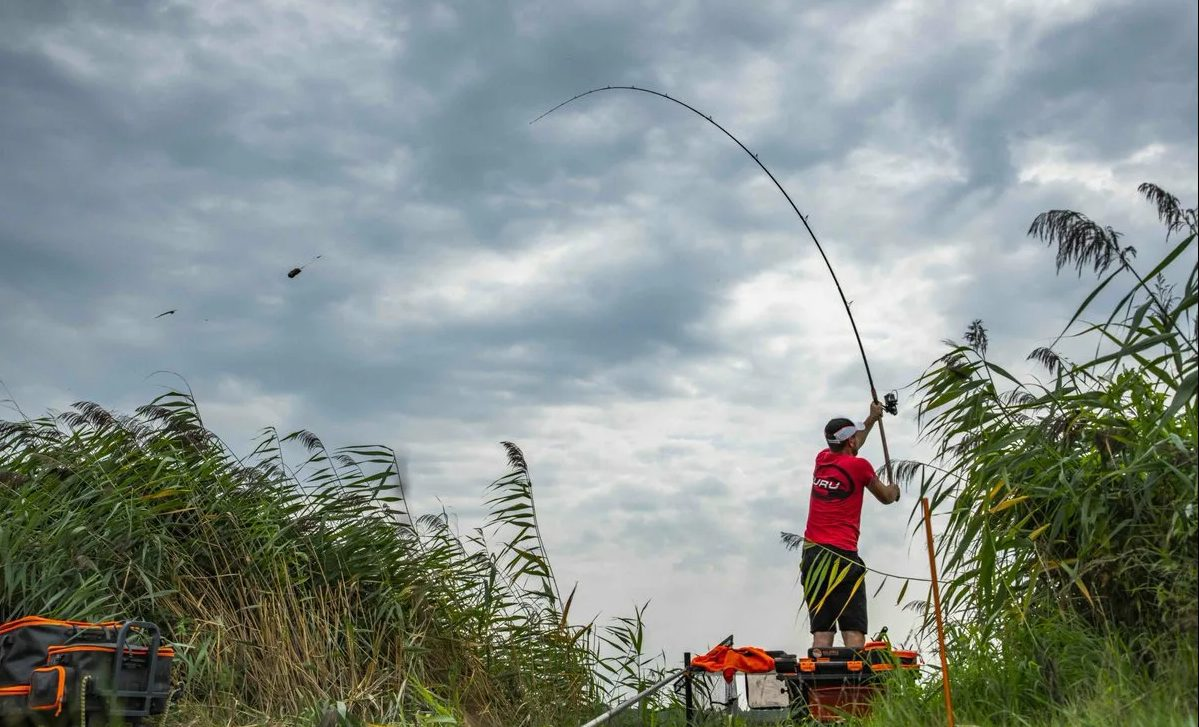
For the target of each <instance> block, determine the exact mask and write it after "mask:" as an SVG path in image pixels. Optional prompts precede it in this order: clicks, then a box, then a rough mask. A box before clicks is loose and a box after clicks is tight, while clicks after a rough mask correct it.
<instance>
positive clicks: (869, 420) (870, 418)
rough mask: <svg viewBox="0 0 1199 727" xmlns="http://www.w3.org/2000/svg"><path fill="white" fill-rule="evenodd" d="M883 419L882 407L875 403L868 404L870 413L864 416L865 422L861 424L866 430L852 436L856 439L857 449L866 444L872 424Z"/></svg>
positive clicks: (872, 427)
mask: <svg viewBox="0 0 1199 727" xmlns="http://www.w3.org/2000/svg"><path fill="white" fill-rule="evenodd" d="M882 418H883V405H882V404H880V403H878V402H877V401H875V402H871V403H870V413H869V414H867V415H866V421H865V422H863V424H865V425H866V428H865V429H863V430H862V431H860V432H858V433H857V434H855V435H854V436H855V437H857V438H858V449H861V448H862V445H863V444H865V443H866V437H868V436H870V430H871V429H874V423H875V422H877V421H878V420H880V419H882Z"/></svg>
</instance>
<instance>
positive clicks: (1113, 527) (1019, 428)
mask: <svg viewBox="0 0 1199 727" xmlns="http://www.w3.org/2000/svg"><path fill="white" fill-rule="evenodd" d="M1141 191H1142V192H1143V193H1144V194H1145V195H1146V197H1148V198H1149V199H1150V201H1151V202H1153V203H1154V204H1155V205H1156V206H1157V208H1158V211H1159V215H1160V217H1161V220H1162V222H1163V224H1164V226H1165V228H1166V238H1167V246H1166V250H1165V252H1164V253H1163V254H1161V256H1160V257H1159V258H1158V259H1157V261H1156V262H1155V263H1153V264H1152V265H1150V266H1148V271H1147V272H1144V273H1141V272H1140V271H1138V269H1137V267H1135V266H1134V260H1135V257H1134V250H1133V249H1132V248H1131V247H1122V246H1121V244H1120V235H1119V234H1118V233H1116V232H1115V231H1114V230H1112V229H1111V228H1110V227H1104V226H1101V225H1099V224H1098V223H1095V222H1093V221H1092V220H1090V219H1089V218H1088V217H1086V216H1084V215H1081V214H1079V213H1077V212H1070V211H1064V210H1055V211H1051V212H1047V213H1045V214H1043V215H1041V216H1040V217H1038V218H1037V220H1036V221H1035V222H1034V223H1033V225H1032V227H1031V229H1030V234H1032V235H1034V236H1036V237H1039V238H1040V239H1042V240H1044V241H1045V242H1046V243H1047V244H1049V245H1050V246H1054V247H1056V249H1057V266H1058V269H1059V270H1061V269H1062V268H1065V267H1074V268H1076V269H1077V270H1078V271H1079V274H1082V272H1083V271H1084V270H1085V269H1087V268H1090V269H1091V270H1093V271H1094V272H1095V273H1096V275H1097V276H1099V277H1098V283H1097V285H1096V287H1095V289H1094V291H1093V292H1092V293H1091V294H1090V295H1089V296H1088V297H1087V298H1086V299H1085V300H1084V301H1083V302H1082V303H1081V305H1080V306H1079V307H1078V309H1077V310H1076V312H1075V313H1074V315H1073V316H1072V317H1071V318H1070V320H1069V322H1068V324H1067V326H1066V328H1065V330H1064V331H1063V333H1062V335H1061V336H1059V338H1058V343H1057V344H1055V345H1054V346H1049V347H1043V348H1038V349H1036V350H1034V351H1032V352H1031V353H1030V354H1029V356H1028V359H1029V360H1030V361H1033V362H1035V365H1036V366H1039V367H1040V368H1041V369H1042V370H1043V373H1042V374H1041V375H1039V376H1035V375H1034V376H1026V377H1023V378H1018V377H1017V376H1015V375H1013V374H1012V373H1011V372H1010V370H1009V367H1005V366H1002V365H1000V364H999V363H997V362H995V361H994V360H992V359H990V358H988V355H987V345H988V340H987V332H986V329H985V327H984V325H983V323H982V322H981V321H975V322H973V323H972V324H971V325H970V326H969V328H968V329H967V331H966V334H965V336H964V337H963V338H964V340H963V342H962V343H960V344H957V343H953V342H949V346H950V348H949V350H948V351H947V352H946V354H945V355H944V356H943V357H941V359H940V360H938V361H937V362H936V363H935V364H934V365H933V366H932V367H930V368H929V369H928V370H927V371H926V372H925V374H924V375H923V376H922V377H921V378H920V382H919V384H920V391H921V397H922V401H921V404H920V416H921V421H922V434H923V436H924V437H925V438H926V439H927V440H929V441H930V442H931V443H932V444H933V445H934V450H935V453H936V456H935V459H934V460H933V461H931V462H928V463H919V462H904V463H901V464H900V466H899V467H898V468H897V471H898V473H899V475H900V476H901V477H903V478H905V479H907V480H908V481H909V482H910V483H917V484H918V485H919V490H920V494H921V495H924V496H928V497H930V498H931V500H932V502H933V505H934V507H936V508H939V509H940V510H942V511H944V512H947V513H948V517H947V518H945V519H943V520H939V521H938V528H939V530H940V536H939V541H938V545H937V549H938V552H939V553H940V554H941V556H942V559H943V563H942V567H943V568H944V570H945V572H946V574H947V578H946V583H945V586H944V604H945V610H946V612H947V616H948V619H949V628H948V638H949V647H948V648H949V651H950V655H951V660H952V661H953V662H954V663H955V664H956V668H955V669H954V674H955V675H956V678H957V680H958V681H957V685H956V686H957V693H958V696H959V703H960V704H961V705H962V706H961V710H962V711H963V712H965V714H967V715H968V716H969V717H970V719H972V720H975V721H979V722H985V723H987V724H1041V723H1046V724H1047V723H1050V722H1053V721H1054V720H1057V723H1063V720H1064V719H1066V718H1067V717H1069V718H1070V719H1071V720H1074V719H1084V718H1089V717H1087V715H1088V714H1090V713H1088V712H1087V710H1088V709H1094V707H1093V704H1094V703H1097V702H1103V701H1104V699H1105V698H1106V699H1107V701H1109V702H1118V701H1126V702H1128V703H1129V704H1126V705H1123V706H1122V708H1121V709H1118V710H1115V712H1114V713H1123V712H1125V711H1127V709H1126V708H1129V709H1131V708H1134V707H1136V704H1137V703H1143V704H1149V705H1155V706H1153V707H1152V708H1151V710H1152V709H1158V708H1160V707H1161V705H1162V704H1163V703H1168V704H1172V705H1173V707H1174V708H1175V709H1176V710H1177V711H1176V712H1175V714H1177V715H1182V716H1181V717H1180V719H1184V720H1185V719H1188V718H1193V715H1194V714H1195V712H1196V702H1195V694H1194V687H1195V683H1196V682H1195V679H1196V676H1195V675H1196V673H1197V669H1196V650H1195V648H1194V644H1195V641H1196V638H1197V636H1199V628H1197V610H1196V604H1197V597H1196V591H1197V589H1199V578H1197V567H1196V563H1197V560H1199V545H1197V536H1199V515H1197V512H1196V478H1197V477H1199V467H1197V460H1196V445H1197V441H1196V439H1197V432H1196V388H1197V387H1196V380H1197V376H1199V362H1197V359H1196V351H1197V350H1199V349H1197V339H1199V335H1197V329H1196V322H1197V317H1196V306H1197V293H1199V262H1196V257H1197V256H1196V218H1195V211H1194V210H1193V209H1185V208H1183V207H1182V205H1181V204H1180V203H1179V202H1178V200H1177V199H1176V198H1174V197H1172V196H1170V195H1169V194H1168V193H1166V192H1164V191H1162V190H1161V189H1159V188H1157V187H1154V186H1153V185H1143V186H1142V187H1141ZM1168 280H1175V281H1177V283H1176V284H1175V285H1171V284H1169V283H1168V282H1167V281H1168ZM1177 285H1181V290H1179V289H1178V287H1177ZM1121 290H1122V291H1123V292H1122V293H1120V292H1118V291H1121ZM1105 293H1106V294H1108V295H1112V296H1114V297H1115V298H1116V299H1117V302H1116V303H1115V305H1114V306H1113V307H1112V309H1111V310H1109V311H1108V312H1107V313H1105V314H1103V315H1101V316H1099V317H1098V318H1095V319H1093V320H1092V319H1091V316H1093V315H1094V312H1093V311H1092V308H1093V306H1094V304H1095V301H1097V300H1100V299H1102V294H1105ZM1063 342H1065V343H1064V344H1063ZM1067 345H1068V346H1069V348H1070V349H1071V350H1075V351H1083V352H1084V355H1082V356H1079V357H1078V360H1072V359H1071V358H1070V357H1068V356H1067V355H1066V354H1065V353H1064V352H1063V350H1062V349H1063V348H1064V347H1065V346H1067ZM1088 351H1089V352H1090V353H1089V354H1088V353H1086V352H1088ZM926 613H927V611H926ZM1163 690H1165V691H1163ZM1105 695H1106V697H1105ZM1153 695H1157V696H1156V697H1154V696H1153ZM1088 705H1092V706H1088ZM909 706H910V705H909ZM1134 711H1135V710H1134ZM1154 714H1156V713H1154ZM1046 715H1049V716H1046ZM1092 716H1093V715H1092ZM1142 718H1144V719H1149V720H1150V721H1148V722H1140V721H1138V720H1141V719H1142ZM1157 718H1158V717H1157V716H1145V715H1140V716H1138V717H1135V719H1134V718H1132V717H1130V718H1129V719H1130V720H1133V722H1136V723H1144V724H1157V723H1158V722H1155V721H1152V720H1154V719H1157ZM1120 723H1121V724H1127V723H1132V722H1129V721H1120Z"/></svg>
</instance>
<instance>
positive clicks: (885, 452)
mask: <svg viewBox="0 0 1199 727" xmlns="http://www.w3.org/2000/svg"><path fill="white" fill-rule="evenodd" d="M618 90H621V91H637V92H640V93H648V94H650V95H652V96H657V97H658V98H663V99H666V100H667V101H671V102H673V103H676V104H678V105H679V106H682V107H683V108H685V109H687V110H688V111H690V112H691V113H693V114H695V115H696V116H699V117H700V118H702V119H703V120H705V121H707V122H708V123H709V124H711V125H713V126H715V127H716V128H717V129H720V131H721V132H723V133H724V135H725V136H727V137H728V138H730V139H732V140H733V143H735V144H736V145H737V146H739V147H741V150H742V151H744V152H745V153H746V154H748V155H749V156H750V157H751V158H753V160H754V163H755V164H757V165H758V166H759V167H761V169H762V171H763V172H766V176H768V177H770V181H772V182H774V186H776V187H778V190H779V191H780V192H782V193H783V197H785V198H786V200H787V203H788V204H790V205H791V209H793V210H795V214H796V215H797V216H798V217H799V221H800V222H802V223H803V226H804V229H805V230H807V231H808V236H809V237H811V238H812V242H813V243H815V245H816V249H817V250H818V251H819V252H820V257H821V258H822V259H823V260H824V265H825V267H827V268H828V272H829V275H831V276H832V278H833V284H834V285H836V286H837V294H838V295H839V296H841V304H842V305H843V306H844V307H845V315H847V316H849V325H850V326H851V327H852V328H853V337H854V339H855V340H856V341H857V343H858V352H859V353H861V354H862V366H863V367H864V368H865V369H866V380H867V382H869V384H870V396H871V400H872V401H876V402H877V401H879V398H878V391H877V390H876V389H875V387H874V376H873V375H872V374H871V373H870V361H868V360H867V359H866V348H865V346H863V345H862V336H861V335H860V334H859V333H858V324H857V322H856V321H855V320H854V318H853V311H852V310H850V307H849V300H848V299H847V298H846V297H845V291H844V290H842V289H841V281H840V280H838V279H837V273H836V271H834V270H833V264H832V262H831V261H829V259H828V255H827V254H825V252H824V247H823V246H822V245H821V244H820V240H819V239H817V238H816V233H815V232H814V231H813V230H812V226H811V225H810V224H808V218H807V217H805V216H804V214H803V213H802V212H800V211H799V207H797V206H796V205H795V202H794V201H793V200H792V199H791V195H790V194H787V190H786V189H784V188H783V185H782V184H781V183H780V182H779V180H778V179H777V178H776V177H775V176H774V174H773V173H771V171H770V170H769V169H767V168H766V165H765V164H763V163H762V160H761V159H759V158H758V155H757V154H754V153H753V152H752V151H750V150H749V148H747V147H746V146H745V144H742V143H741V140H740V139H738V138H737V137H736V136H733V133H732V132H731V131H729V130H728V129H726V128H724V127H723V126H721V125H720V124H719V123H718V122H716V121H715V120H713V119H712V117H711V115H709V114H705V113H704V112H702V111H700V110H699V109H697V108H695V107H694V106H692V105H691V104H689V103H687V102H686V101H681V100H679V99H677V98H675V97H673V96H671V95H669V94H666V93H662V92H661V91H655V90H653V89H650V88H639V87H637V86H631V85H630V86H604V87H603V88H593V89H591V90H590V91H585V92H583V93H580V94H578V95H576V96H574V97H572V98H569V99H567V100H565V101H563V102H562V103H560V104H558V105H557V106H555V107H553V108H552V109H550V110H549V111H546V112H545V113H544V114H542V115H540V116H538V117H537V118H535V119H533V120H532V121H530V122H529V125H530V126H531V125H533V124H536V123H537V122H538V121H541V120H542V119H544V118H545V117H546V116H549V115H550V114H552V113H554V112H555V111H557V110H558V109H560V108H562V107H563V106H566V105H567V104H570V103H573V102H575V101H578V100H579V99H581V98H583V97H584V96H590V95H591V94H593V93H600V92H602V91H618ZM890 403H891V402H888V404H890ZM878 433H879V438H880V439H881V440H882V443H883V461H884V463H885V464H886V470H887V480H888V482H889V483H891V482H894V481H895V479H894V477H893V476H892V474H891V452H890V450H889V449H888V447H887V434H886V431H885V430H884V429H883V422H882V419H879V421H878Z"/></svg>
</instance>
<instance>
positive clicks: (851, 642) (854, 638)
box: [825, 631, 866, 649]
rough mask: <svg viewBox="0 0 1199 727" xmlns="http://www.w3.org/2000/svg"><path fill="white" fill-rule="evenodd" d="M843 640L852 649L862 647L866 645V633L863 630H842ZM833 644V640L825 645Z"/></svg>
mask: <svg viewBox="0 0 1199 727" xmlns="http://www.w3.org/2000/svg"><path fill="white" fill-rule="evenodd" d="M841 640H842V641H844V642H845V645H846V646H848V647H849V648H851V649H860V648H862V647H863V646H865V645H866V634H864V633H862V632H861V631H842V632H841ZM832 645H833V642H832V640H830V641H829V642H828V643H827V644H825V646H832Z"/></svg>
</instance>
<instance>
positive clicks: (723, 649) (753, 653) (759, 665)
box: [691, 644, 774, 682]
mask: <svg viewBox="0 0 1199 727" xmlns="http://www.w3.org/2000/svg"><path fill="white" fill-rule="evenodd" d="M691 666H692V667H695V668H697V669H703V670H704V671H720V672H724V680H725V681H726V682H731V681H733V674H736V673H737V672H739V671H743V672H745V673H747V674H761V673H762V672H770V671H774V658H773V657H771V656H770V655H769V654H767V653H766V652H765V651H763V650H761V649H759V648H758V647H756V646H742V647H740V648H737V649H731V648H729V647H727V646H724V645H723V644H722V645H720V646H717V647H716V648H715V649H712V650H711V651H709V652H708V653H706V654H704V655H703V656H697V657H695V658H694V659H692V660H691Z"/></svg>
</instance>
